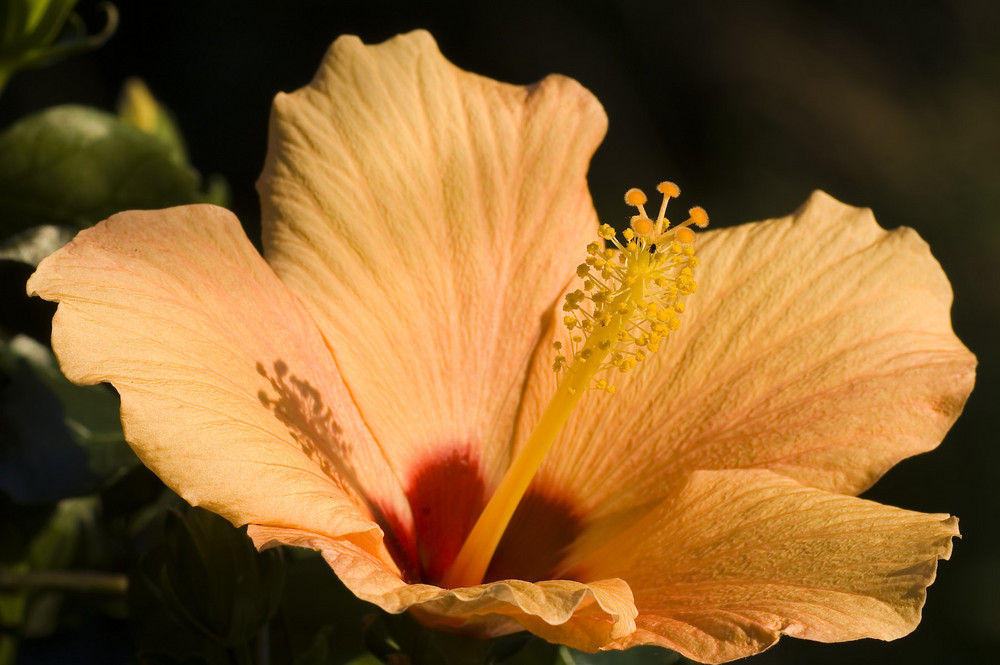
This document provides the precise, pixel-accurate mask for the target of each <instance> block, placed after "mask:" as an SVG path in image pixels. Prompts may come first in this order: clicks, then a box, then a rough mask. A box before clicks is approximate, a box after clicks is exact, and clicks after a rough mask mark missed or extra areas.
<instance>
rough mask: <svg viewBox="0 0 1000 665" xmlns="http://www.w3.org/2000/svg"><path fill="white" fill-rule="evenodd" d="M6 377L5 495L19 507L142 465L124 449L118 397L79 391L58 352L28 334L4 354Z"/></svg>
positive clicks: (0, 485)
mask: <svg viewBox="0 0 1000 665" xmlns="http://www.w3.org/2000/svg"><path fill="white" fill-rule="evenodd" d="M2 360H3V364H4V365H6V367H7V372H8V378H7V381H6V383H5V384H4V385H3V387H2V389H0V390H2V393H3V400H2V401H0V431H2V432H3V433H4V438H3V440H2V441H0V461H2V464H0V490H3V491H5V492H7V493H8V494H9V495H10V496H11V497H12V498H13V499H15V500H16V501H18V502H21V503H39V502H51V501H56V500H59V499H62V498H64V497H68V496H75V495H79V494H83V493H86V492H88V491H90V490H92V489H95V488H97V487H99V486H102V485H104V484H105V483H107V482H109V481H110V480H113V479H115V478H117V477H119V476H121V475H123V474H124V473H126V472H127V471H128V470H129V469H131V468H132V467H134V466H135V465H136V464H138V462H139V460H138V458H137V457H136V456H135V454H134V453H133V452H132V450H131V449H130V448H129V447H128V445H127V444H126V443H125V437H124V435H123V434H122V429H121V421H120V420H119V401H118V396H117V395H115V394H114V393H113V392H111V391H110V390H109V389H108V388H107V387H106V386H101V385H98V386H77V385H74V384H73V383H70V381H69V380H68V379H66V377H64V376H63V375H62V372H60V371H59V368H58V365H57V363H56V360H55V357H54V356H53V355H52V352H51V351H50V350H49V349H48V347H45V346H43V345H41V344H39V343H38V342H36V341H34V340H33V339H31V338H30V337H27V336H25V335H18V336H16V337H14V338H13V339H12V340H10V341H9V342H8V343H7V344H6V345H5V346H4V348H3V350H2Z"/></svg>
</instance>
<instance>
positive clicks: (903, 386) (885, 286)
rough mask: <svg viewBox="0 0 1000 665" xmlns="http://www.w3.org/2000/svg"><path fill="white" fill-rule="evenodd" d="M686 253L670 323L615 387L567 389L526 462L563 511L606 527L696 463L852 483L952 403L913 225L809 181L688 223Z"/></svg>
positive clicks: (544, 378) (947, 341)
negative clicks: (770, 211) (778, 213)
mask: <svg viewBox="0 0 1000 665" xmlns="http://www.w3.org/2000/svg"><path fill="white" fill-rule="evenodd" d="M697 252H698V256H699V257H700V259H701V264H700V266H699V267H698V268H697V269H696V273H695V276H696V278H697V281H698V284H699V287H698V291H697V293H695V294H694V295H692V296H691V297H690V298H689V299H688V301H687V311H686V312H685V313H684V314H682V315H681V327H680V329H679V330H677V331H676V332H674V333H672V334H671V337H670V338H669V340H668V343H666V344H664V345H662V346H661V348H660V350H659V351H658V352H657V353H656V354H651V355H650V356H649V357H648V358H647V360H646V361H645V362H643V363H640V364H639V365H638V367H637V368H636V369H635V370H634V371H633V372H632V373H630V374H628V375H625V376H611V377H609V378H610V379H611V380H612V381H613V382H614V383H615V384H616V387H617V392H616V394H615V395H613V396H607V395H605V394H602V393H600V392H598V391H591V392H590V394H588V395H586V396H585V397H584V399H583V400H582V401H581V404H580V405H579V406H578V408H577V409H576V411H575V412H574V414H573V416H572V417H571V419H570V422H569V423H568V424H567V426H566V428H565V429H564V430H563V433H562V436H561V437H560V439H559V440H558V441H557V442H556V444H555V446H554V448H553V450H552V452H551V453H550V458H549V460H548V461H547V463H546V465H545V466H544V467H543V470H542V472H541V474H540V481H541V480H544V481H545V485H546V486H554V487H560V488H571V489H570V490H569V491H570V492H571V493H572V494H573V497H574V501H575V502H576V504H577V505H578V506H579V511H580V514H581V515H588V516H590V518H592V519H593V518H597V517H606V518H607V520H608V522H609V525H610V527H612V528H620V524H621V519H622V517H623V516H624V515H625V514H626V513H627V512H628V511H632V510H633V509H636V510H638V512H640V513H641V508H642V506H645V505H650V503H651V502H654V503H655V502H656V501H657V500H658V498H659V497H660V496H661V495H662V493H663V491H665V488H666V487H668V486H670V484H671V483H672V482H675V481H676V479H677V478H678V477H681V476H683V475H685V474H687V473H689V472H690V471H693V470H697V469H724V468H734V467H736V468H740V467H743V468H746V467H757V468H767V469H772V470H774V471H777V472H780V473H782V474H784V475H787V476H790V477H792V478H796V479H798V480H800V481H802V482H803V483H806V484H808V485H812V486H814V487H818V488H821V489H827V490H831V491H837V492H843V493H850V494H854V493H858V492H861V491H863V490H864V489H866V488H867V487H869V486H870V485H871V484H872V483H874V482H875V481H876V480H877V479H878V478H879V477H880V476H881V475H882V474H883V473H884V472H885V471H886V470H887V469H889V468H890V467H891V466H892V465H894V464H895V463H897V462H898V461H899V460H901V459H904V458H906V457H908V456H910V455H914V454H916V453H920V452H924V451H927V450H930V449H932V448H934V447H935V446H936V445H937V444H938V443H939V442H940V441H941V439H942V437H943V436H944V434H945V432H947V431H948V428H949V427H951V425H952V423H954V421H955V419H956V418H957V417H958V415H959V413H960V412H961V410H962V406H963V405H964V403H965V400H966V398H967V397H968V394H969V391H970V390H971V389H972V384H973V378H974V367H975V358H974V357H973V356H972V354H970V353H969V352H968V350H967V349H966V348H965V347H964V346H963V345H962V344H961V342H960V341H959V340H958V339H957V338H956V337H955V335H954V333H953V332H952V329H951V321H950V317H949V308H950V306H951V299H952V296H951V288H950V286H949V284H948V280H947V279H946V278H945V275H944V273H943V272H942V270H941V268H940V266H939V265H938V263H937V261H935V260H934V258H933V257H932V256H931V254H930V252H929V251H928V248H927V245H926V244H925V243H924V242H923V241H922V240H921V239H920V238H919V237H918V236H917V234H916V233H915V232H914V231H912V230H910V229H899V230H896V231H885V230H883V229H881V228H880V227H879V226H878V224H877V223H876V222H875V219H874V217H873V216H872V214H871V212H870V211H869V210H867V209H860V208H853V207H850V206H846V205H844V204H842V203H839V202H837V201H836V200H834V199H832V198H831V197H829V196H827V195H826V194H823V193H816V194H814V195H813V196H812V197H811V198H810V199H809V201H808V202H807V203H806V205H805V206H803V207H802V208H801V209H800V210H798V211H797V212H796V213H795V214H793V215H791V216H789V217H785V218H782V219H776V220H771V221H767V222H763V223H759V224H745V225H742V226H738V227H735V228H731V229H724V230H721V231H715V232H710V233H705V234H702V235H700V236H699V238H698V241H697ZM571 288H574V287H571ZM540 355H541V354H540ZM550 363H551V359H550V358H540V359H539V360H538V361H537V362H536V365H535V367H534V368H533V372H534V375H533V377H532V382H531V384H530V385H529V391H528V395H527V397H526V400H525V405H526V407H525V412H524V414H523V415H522V418H521V421H520V425H519V430H520V431H519V433H518V434H519V441H523V440H524V438H525V437H526V435H527V433H528V432H529V431H530V426H531V425H532V424H533V423H534V422H535V420H536V418H537V416H536V415H535V414H537V413H538V412H539V410H540V409H541V408H543V407H544V404H545V403H546V402H547V400H548V399H549V397H550V395H551V391H552V390H553V386H554V381H555V379H554V377H553V376H552V371H551V369H550V367H549V364H550Z"/></svg>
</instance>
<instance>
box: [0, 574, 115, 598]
mask: <svg viewBox="0 0 1000 665" xmlns="http://www.w3.org/2000/svg"><path fill="white" fill-rule="evenodd" d="M6 590H31V591H76V592H79V593H105V594H110V595H116V596H121V595H124V594H125V592H126V591H127V590H128V577H127V576H126V575H121V574H119V573H102V572H97V571H92V570H75V571H68V570H66V571H63V570H43V571H28V572H21V573H17V572H10V571H0V591H6Z"/></svg>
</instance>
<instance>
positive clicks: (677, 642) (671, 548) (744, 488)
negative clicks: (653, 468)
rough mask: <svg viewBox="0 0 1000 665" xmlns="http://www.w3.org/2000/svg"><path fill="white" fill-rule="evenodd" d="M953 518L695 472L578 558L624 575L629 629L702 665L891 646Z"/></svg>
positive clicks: (916, 608)
mask: <svg viewBox="0 0 1000 665" xmlns="http://www.w3.org/2000/svg"><path fill="white" fill-rule="evenodd" d="M956 535H958V528H957V520H956V519H955V518H953V517H948V516H947V515H928V514H924V513H915V512H910V511H905V510H900V509H898V508H892V507H889V506H883V505H881V504H878V503H874V502H871V501H864V500H862V499H857V498H854V497H847V496H842V495H838V494H832V493H827V492H823V491H821V490H816V489H813V488H809V487H805V486H803V485H800V484H799V483H797V482H795V481H793V480H791V479H788V478H785V477H783V476H779V475H777V474H775V473H772V472H770V471H756V470H752V471H747V470H731V471H704V472H696V473H694V474H693V475H691V476H690V477H689V478H687V479H686V481H685V482H684V483H683V484H682V485H679V486H675V487H674V488H673V489H672V491H671V492H670V493H669V494H668V495H667V496H666V497H664V499H663V501H662V503H660V504H659V506H658V507H657V508H656V509H655V510H653V511H652V512H650V513H649V514H648V515H647V516H646V517H645V518H644V519H643V520H642V521H641V522H639V523H637V524H635V525H634V526H633V527H632V528H631V529H629V530H627V531H625V532H623V533H621V534H619V535H618V536H617V537H615V538H613V539H612V540H611V541H610V542H606V543H604V544H603V546H601V547H600V548H598V549H597V550H596V551H594V552H592V553H591V554H590V555H589V556H586V557H585V558H584V559H583V560H581V561H578V562H577V563H576V565H575V566H574V567H573V570H572V574H573V575H574V576H575V577H576V578H577V579H583V580H586V579H603V578H606V577H620V578H622V579H624V580H625V581H626V582H627V583H628V584H629V586H631V587H632V589H633V590H634V593H635V603H636V607H637V608H638V610H639V616H638V617H637V619H636V624H637V630H636V632H635V633H634V634H632V635H630V636H628V637H626V638H624V639H623V640H620V641H618V642H617V643H616V644H615V645H614V646H615V647H618V648H624V647H628V646H632V645H636V644H659V645H661V646H664V647H668V648H670V649H674V650H676V651H679V652H681V653H683V654H684V655H686V656H688V657H690V658H693V659H695V660H698V661H700V662H707V663H719V662H725V661H728V660H733V659H736V658H741V657H744V656H748V655H751V654H754V653H757V652H758V651H761V650H763V649H766V648H767V647H768V646H770V645H771V644H772V643H774V641H776V640H777V639H778V637H779V636H780V635H782V634H785V635H793V636H795V637H802V638H806V639H811V640H818V641H822V642H835V641H844V640H853V639H858V638H861V637H875V638H879V639H883V640H888V639H895V638H898V637H901V636H903V635H905V634H907V633H909V632H910V631H912V630H913V629H914V628H915V627H916V625H917V622H918V621H919V620H920V610H921V608H922V607H923V604H924V599H925V590H926V587H927V586H928V585H929V584H930V583H931V582H933V581H934V574H935V571H936V568H937V561H938V559H942V558H943V559H947V558H948V557H949V555H950V553H951V539H952V537H954V536H956Z"/></svg>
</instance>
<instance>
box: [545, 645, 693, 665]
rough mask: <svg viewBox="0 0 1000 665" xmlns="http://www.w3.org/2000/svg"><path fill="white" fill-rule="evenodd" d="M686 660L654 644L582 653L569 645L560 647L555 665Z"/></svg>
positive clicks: (671, 664)
mask: <svg viewBox="0 0 1000 665" xmlns="http://www.w3.org/2000/svg"><path fill="white" fill-rule="evenodd" d="M686 662H688V661H687V660H685V659H684V658H682V657H681V655H680V654H679V653H676V652H674V651H670V650H668V649H662V648H660V647H654V646H641V647H632V648H631V649H627V650H625V651H602V652H600V653H584V652H582V651H577V650H576V649H570V648H569V647H560V648H559V660H558V661H557V665H681V663H686Z"/></svg>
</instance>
